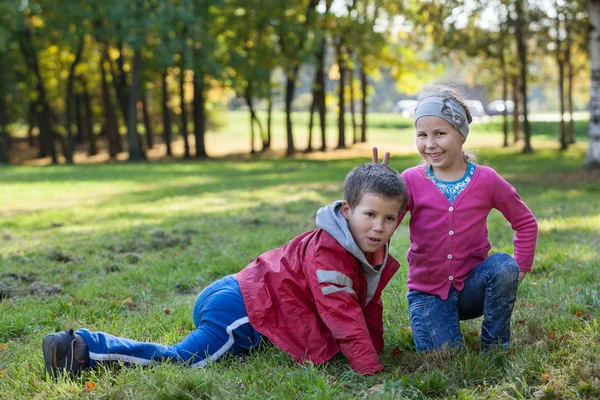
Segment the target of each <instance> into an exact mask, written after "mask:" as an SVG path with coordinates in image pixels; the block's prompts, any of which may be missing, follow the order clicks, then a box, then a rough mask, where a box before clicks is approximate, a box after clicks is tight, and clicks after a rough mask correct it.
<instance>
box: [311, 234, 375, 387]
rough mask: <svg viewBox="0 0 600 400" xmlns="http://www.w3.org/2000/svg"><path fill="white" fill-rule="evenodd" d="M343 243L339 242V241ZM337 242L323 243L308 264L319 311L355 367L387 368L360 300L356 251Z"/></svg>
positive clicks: (366, 369) (366, 372) (362, 370)
mask: <svg viewBox="0 0 600 400" xmlns="http://www.w3.org/2000/svg"><path fill="white" fill-rule="evenodd" d="M337 246H339V245H337ZM335 247H336V246H333V245H332V246H327V245H323V246H319V247H318V248H317V249H316V250H315V252H314V253H313V255H312V260H309V261H310V262H307V263H306V264H305V271H304V272H305V278H306V280H307V282H308V284H309V288H310V291H311V292H312V294H313V296H314V299H315V304H316V307H317V312H318V313H319V316H320V317H321V319H322V320H323V322H324V323H325V325H326V326H327V327H328V328H329V330H330V331H331V334H332V336H333V337H334V338H335V340H336V341H337V342H338V343H339V345H340V348H341V350H342V353H344V356H346V358H347V359H348V361H349V362H350V365H351V366H352V369H353V370H354V371H356V372H358V373H359V374H363V375H371V374H375V373H377V372H380V371H382V370H383V365H381V364H380V363H379V358H378V357H377V351H376V350H375V346H374V345H373V341H372V340H371V335H370V332H369V328H368V327H367V322H366V321H365V316H364V314H363V310H362V308H361V306H360V304H359V302H358V296H357V294H356V291H357V290H359V288H358V287H356V285H357V284H358V282H359V281H358V277H357V275H356V274H357V273H360V271H357V270H354V269H353V266H355V265H356V261H354V259H353V257H352V255H350V254H349V253H348V252H347V251H345V250H343V248H341V246H339V249H336V248H335Z"/></svg>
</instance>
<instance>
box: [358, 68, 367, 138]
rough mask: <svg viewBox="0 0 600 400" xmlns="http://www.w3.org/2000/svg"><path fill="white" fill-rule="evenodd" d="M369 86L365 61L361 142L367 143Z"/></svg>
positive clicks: (361, 77)
mask: <svg viewBox="0 0 600 400" xmlns="http://www.w3.org/2000/svg"><path fill="white" fill-rule="evenodd" d="M368 86H369V81H368V80H367V73H366V72H365V63H364V62H362V63H361V66H360V89H361V92H362V96H361V99H360V100H361V101H360V105H361V107H360V112H361V116H362V118H361V122H360V142H361V143H365V142H366V141H367V90H368V88H369V87H368Z"/></svg>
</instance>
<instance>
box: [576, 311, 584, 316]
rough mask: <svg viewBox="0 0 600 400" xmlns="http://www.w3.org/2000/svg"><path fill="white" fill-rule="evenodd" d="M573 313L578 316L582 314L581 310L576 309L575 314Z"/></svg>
mask: <svg viewBox="0 0 600 400" xmlns="http://www.w3.org/2000/svg"><path fill="white" fill-rule="evenodd" d="M575 315H577V316H578V317H581V316H582V315H583V311H581V310H577V314H575Z"/></svg>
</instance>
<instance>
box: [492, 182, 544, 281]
mask: <svg viewBox="0 0 600 400" xmlns="http://www.w3.org/2000/svg"><path fill="white" fill-rule="evenodd" d="M493 194H494V197H493V202H494V204H493V205H494V208H496V209H497V210H498V211H500V212H501V213H502V215H504V218H506V220H507V221H508V222H510V226H511V227H512V229H513V230H514V231H515V239H514V246H515V260H516V261H517V264H518V265H519V269H520V270H521V271H523V272H531V267H532V265H533V259H534V257H535V248H536V243H537V234H538V224H537V221H536V219H535V216H534V215H533V213H532V212H531V210H530V209H529V208H528V207H527V206H526V205H525V203H524V202H523V200H521V197H520V196H519V195H518V193H517V191H516V190H515V188H514V187H512V186H511V184H510V183H508V182H507V181H505V180H504V179H503V178H502V177H501V176H500V175H496V182H495V185H494V191H493Z"/></svg>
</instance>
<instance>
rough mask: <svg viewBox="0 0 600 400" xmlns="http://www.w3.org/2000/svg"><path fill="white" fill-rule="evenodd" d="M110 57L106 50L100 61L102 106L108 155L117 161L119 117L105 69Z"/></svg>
mask: <svg viewBox="0 0 600 400" xmlns="http://www.w3.org/2000/svg"><path fill="white" fill-rule="evenodd" d="M107 56H108V54H107V51H106V50H105V57H102V58H101V59H100V73H101V75H102V104H103V108H104V128H103V131H104V134H105V135H106V140H107V141H108V155H109V156H110V158H111V159H115V158H116V157H117V153H118V152H119V143H120V140H119V137H118V135H119V130H118V129H119V128H118V126H117V116H116V114H115V109H114V107H113V104H112V100H111V98H110V88H109V86H108V82H107V81H106V78H107V77H106V69H105V68H104V60H105V58H106V57H107Z"/></svg>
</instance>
